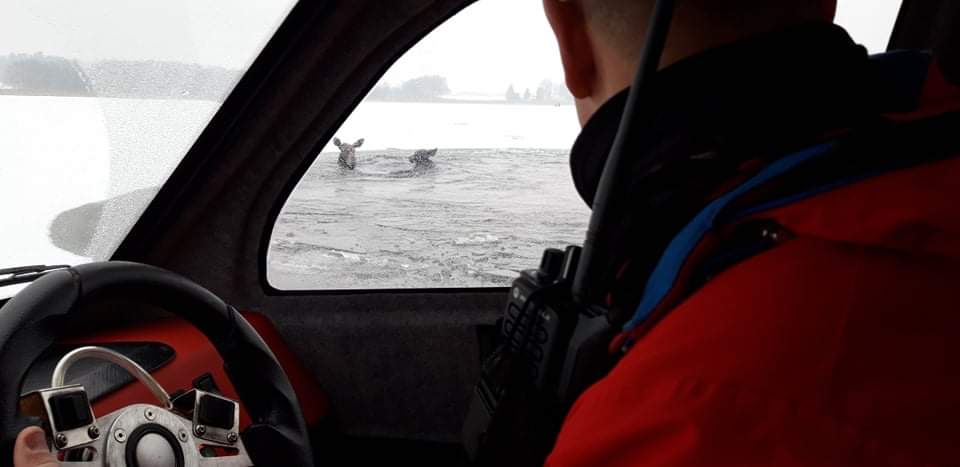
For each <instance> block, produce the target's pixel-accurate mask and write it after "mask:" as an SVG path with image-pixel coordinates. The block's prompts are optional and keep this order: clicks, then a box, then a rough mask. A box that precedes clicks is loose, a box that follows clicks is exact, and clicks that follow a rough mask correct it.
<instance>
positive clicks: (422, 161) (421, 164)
mask: <svg viewBox="0 0 960 467" xmlns="http://www.w3.org/2000/svg"><path fill="white" fill-rule="evenodd" d="M436 154H437V149H436V148H434V149H430V150H427V149H421V150H419V151H417V152H415V153H413V155H412V156H410V159H409V160H410V162H411V163H412V164H413V170H414V171H423V170H427V169H431V168H433V166H434V163H433V161H432V160H430V158H431V157H433V156H435V155H436Z"/></svg>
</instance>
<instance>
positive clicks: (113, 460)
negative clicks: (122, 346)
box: [20, 347, 253, 467]
mask: <svg viewBox="0 0 960 467" xmlns="http://www.w3.org/2000/svg"><path fill="white" fill-rule="evenodd" d="M84 358H97V359H103V360H107V361H109V362H111V363H114V364H117V365H119V366H120V367H121V368H124V369H125V370H127V371H128V372H129V373H130V374H131V375H133V376H134V377H135V378H137V380H139V381H140V382H141V383H142V384H144V385H145V386H146V387H147V388H148V389H150V392H151V393H153V394H154V396H156V398H157V400H158V402H159V404H160V405H150V404H134V405H130V406H128V407H125V408H122V409H120V410H117V411H115V412H113V413H111V414H108V415H106V416H104V417H101V418H100V419H96V417H95V416H94V414H93V411H92V410H91V408H90V404H89V401H88V399H87V395H86V391H85V389H84V388H83V386H79V385H64V383H63V382H64V380H65V377H66V374H67V371H68V370H69V368H70V366H71V365H72V364H73V363H75V362H77V361H79V360H82V359H84ZM51 379H52V381H51V387H50V388H48V389H41V390H39V391H33V392H31V393H28V394H26V395H24V396H23V397H22V398H21V402H20V409H21V413H22V414H24V415H28V416H34V417H38V418H39V419H41V420H43V426H44V428H45V429H46V431H47V434H48V436H49V438H50V445H51V451H52V452H54V453H56V454H57V455H58V458H61V459H64V461H65V463H66V464H67V465H76V464H77V463H78V462H79V463H80V464H79V465H88V466H106V467H202V466H207V465H216V466H224V467H233V466H237V467H247V466H250V465H253V463H252V462H251V461H250V458H249V456H248V455H247V452H246V448H245V447H244V444H243V441H242V440H240V437H239V435H238V429H239V425H240V416H239V415H240V408H239V404H238V403H237V402H235V401H232V400H230V399H227V398H225V397H222V396H219V395H216V394H211V393H208V392H204V391H199V390H196V389H194V390H191V391H189V392H186V393H183V394H182V395H179V396H177V397H176V398H175V399H173V400H171V399H170V398H169V396H168V395H167V392H166V391H165V390H164V389H163V387H161V386H160V384H159V383H158V382H157V381H156V380H155V379H153V377H152V376H150V374H149V373H148V372H146V371H145V370H144V369H143V368H141V367H140V366H139V365H137V364H136V363H135V362H134V361H132V360H130V359H129V358H127V357H125V356H123V355H121V354H119V353H117V352H114V351H112V350H109V349H104V348H100V347H83V348H79V349H76V350H74V351H72V352H70V353H68V354H67V355H65V356H64V357H63V358H62V359H61V360H60V362H59V363H58V364H57V367H56V369H55V370H54V372H53V377H52V378H51Z"/></svg>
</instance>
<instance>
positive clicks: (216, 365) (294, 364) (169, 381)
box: [70, 313, 329, 428]
mask: <svg viewBox="0 0 960 467" xmlns="http://www.w3.org/2000/svg"><path fill="white" fill-rule="evenodd" d="M243 316H244V318H246V319H247V321H249V322H250V324H251V325H252V326H253V327H254V329H256V330H257V332H258V333H260V336H261V337H262V338H263V340H264V342H266V343H267V345H268V346H269V347H270V349H271V350H273V353H274V355H276V357H277V360H279V361H280V364H281V365H282V366H283V369H284V371H286V373H287V377H288V378H290V383H291V384H292V385H293V389H294V391H296V393H297V399H298V400H299V401H300V407H301V409H302V410H303V416H304V419H305V420H306V422H307V425H308V426H313V425H316V424H317V423H318V422H319V421H320V419H322V418H323V417H325V416H326V415H327V412H328V409H329V405H328V401H327V398H326V396H325V395H324V393H323V391H322V390H321V389H320V385H319V384H318V383H317V382H316V380H315V379H314V378H313V377H312V376H311V375H310V373H309V372H308V371H307V369H306V368H305V367H304V366H303V365H302V364H301V363H300V361H299V360H298V359H297V358H296V356H295V355H294V354H293V352H292V351H291V350H290V348H289V347H287V345H286V343H285V342H284V341H283V338H282V337H281V336H280V333H279V332H277V329H276V328H275V327H274V326H273V324H272V323H271V322H270V321H269V320H268V319H267V318H266V317H265V316H263V315H261V314H259V313H243ZM70 342H73V343H116V342H162V343H164V344H167V345H169V346H170V347H172V348H173V349H174V351H175V352H176V356H175V357H174V358H173V360H172V361H170V362H169V363H167V364H166V365H164V366H163V367H161V368H160V369H158V370H156V371H155V372H153V377H154V378H156V379H157V381H158V382H160V384H161V385H163V387H164V389H166V390H167V391H169V392H174V391H176V390H178V389H189V388H190V387H191V385H192V383H193V380H194V379H195V378H196V377H198V376H200V375H202V374H204V373H210V374H211V375H213V379H214V381H216V383H217V386H218V387H219V388H220V389H221V391H222V392H223V395H224V396H226V397H229V398H231V399H234V400H239V398H238V397H237V391H236V389H234V387H233V384H231V383H230V380H229V378H227V375H226V373H224V371H223V360H222V359H221V358H220V355H219V354H217V351H216V349H214V347H213V345H211V344H210V342H209V341H208V340H207V338H206V337H205V336H204V335H203V334H202V333H200V331H198V330H197V329H196V328H194V327H193V326H191V325H190V324H188V323H187V322H186V321H183V320H179V319H169V320H162V321H153V322H150V323H148V324H146V325H138V326H133V327H126V328H121V329H113V330H107V331H103V332H99V333H97V334H93V335H87V336H84V337H83V338H79V339H71V340H70ZM143 402H147V403H153V402H155V401H154V400H153V396H151V395H150V392H149V391H148V390H147V389H146V388H145V387H143V386H142V385H140V384H129V385H127V386H125V387H124V388H122V389H120V390H119V391H116V392H114V393H111V394H109V395H107V396H105V397H103V398H101V399H99V400H97V401H96V402H94V404H93V410H94V412H95V413H96V414H97V415H103V414H107V413H110V412H112V411H114V410H117V409H120V408H121V407H125V406H127V405H130V404H135V403H143ZM249 423H250V417H249V416H248V415H247V413H246V411H245V410H244V409H243V404H241V408H240V424H241V428H245V427H246V426H247V425H249Z"/></svg>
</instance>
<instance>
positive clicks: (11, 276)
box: [0, 264, 70, 287]
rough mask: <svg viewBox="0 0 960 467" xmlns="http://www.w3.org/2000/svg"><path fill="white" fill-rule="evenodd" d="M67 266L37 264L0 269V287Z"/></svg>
mask: <svg viewBox="0 0 960 467" xmlns="http://www.w3.org/2000/svg"><path fill="white" fill-rule="evenodd" d="M69 267H70V266H69V265H67V264H58V265H56V266H46V265H43V264H38V265H34V266H17V267H15V268H5V269H0V287H3V286H6V285H14V284H22V283H24V282H33V281H35V280H37V279H39V278H40V277H43V275H44V274H46V273H48V272H50V271H56V270H59V269H67V268H69Z"/></svg>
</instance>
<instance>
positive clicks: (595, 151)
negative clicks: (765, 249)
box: [570, 24, 881, 205]
mask: <svg viewBox="0 0 960 467" xmlns="http://www.w3.org/2000/svg"><path fill="white" fill-rule="evenodd" d="M874 74H875V73H871V67H870V65H869V61H868V59H867V53H866V50H865V49H864V48H863V47H861V46H858V45H856V44H854V42H853V41H852V40H851V39H850V37H849V36H848V35H847V33H846V32H845V31H844V30H843V29H841V28H839V27H837V26H834V25H827V24H812V25H807V26H803V27H799V28H796V29H793V30H789V31H783V32H778V33H773V34H770V35H766V36H761V37H757V38H754V39H750V40H747V41H744V42H741V43H737V44H732V45H729V46H725V47H721V48H718V49H714V50H712V51H709V52H705V53H703V54H700V55H697V56H694V57H691V58H688V59H686V60H683V61H680V62H678V63H676V64H674V65H671V66H670V67H668V68H666V69H664V70H662V71H661V72H659V73H658V74H657V75H656V77H655V81H654V83H653V86H654V89H655V91H656V92H654V93H651V95H654V96H655V98H654V101H653V103H652V104H651V105H654V106H656V110H655V112H654V115H655V118H654V121H653V123H652V124H647V125H644V124H643V122H640V126H638V127H637V128H634V129H633V130H632V131H636V132H639V133H640V135H639V137H637V138H634V141H636V144H635V145H634V146H631V148H630V150H629V151H628V155H629V160H628V164H627V169H628V170H629V171H630V172H631V174H630V175H629V179H630V180H631V181H632V182H633V183H634V184H635V185H637V186H660V185H661V184H663V183H667V184H670V182H669V181H666V182H665V181H664V180H657V183H648V182H650V181H652V180H654V179H655V178H656V177H657V176H658V175H659V174H660V172H661V171H662V170H661V169H662V168H663V167H664V166H667V165H670V164H671V163H672V162H673V161H675V160H676V159H678V158H685V157H690V156H694V157H695V156H696V155H698V154H708V153H713V154H716V153H718V154H720V155H721V156H722V157H723V158H725V164H723V165H724V166H728V167H736V166H737V165H738V164H740V163H741V162H743V161H745V160H749V159H755V158H757V157H758V156H762V155H765V154H770V155H774V154H778V151H783V150H787V149H789V148H793V147H796V145H797V144H802V143H807V142H809V141H811V140H813V139H815V138H816V137H818V136H819V135H822V134H823V133H825V132H827V131H829V130H831V129H836V128H844V127H848V126H850V125H854V124H855V122H857V121H858V120H860V119H862V118H863V116H864V115H876V114H877V113H878V112H880V111H881V109H880V108H878V107H880V105H879V104H878V100H877V99H876V96H877V95H878V94H879V93H878V92H876V90H877V88H879V87H881V85H880V84H879V83H877V80H876V79H874V78H873V75H874ZM627 92H628V91H627V90H624V91H623V92H621V93H620V94H618V95H616V96H614V97H613V98H611V99H610V100H609V101H608V102H607V103H605V104H604V105H603V106H601V107H600V108H599V109H598V110H597V112H596V113H595V114H594V115H593V116H592V117H591V118H590V120H589V121H588V122H587V124H586V125H585V126H584V128H583V131H582V132H581V134H580V136H579V137H578V139H577V141H576V143H575V144H574V147H573V150H572V152H571V155H570V158H571V160H570V163H571V170H572V172H573V179H574V183H575V185H576V187H577V190H578V191H579V193H580V196H581V197H582V198H583V199H584V201H586V202H587V204H590V205H592V202H593V196H594V193H595V191H596V188H597V183H598V181H599V177H600V173H601V171H602V169H603V164H604V162H605V161H606V157H607V153H608V152H609V150H610V147H611V146H612V143H613V139H614V137H615V136H616V132H617V127H618V125H619V122H620V116H621V114H622V113H623V109H624V105H625V103H626V99H627ZM716 175H717V177H718V178H722V177H724V176H729V175H730V174H728V173H727V174H725V173H724V172H723V171H722V170H720V171H718V172H717V174H716ZM717 181H718V182H719V181H720V180H717ZM641 191H646V190H641ZM647 194H648V195H652V196H656V193H647Z"/></svg>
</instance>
